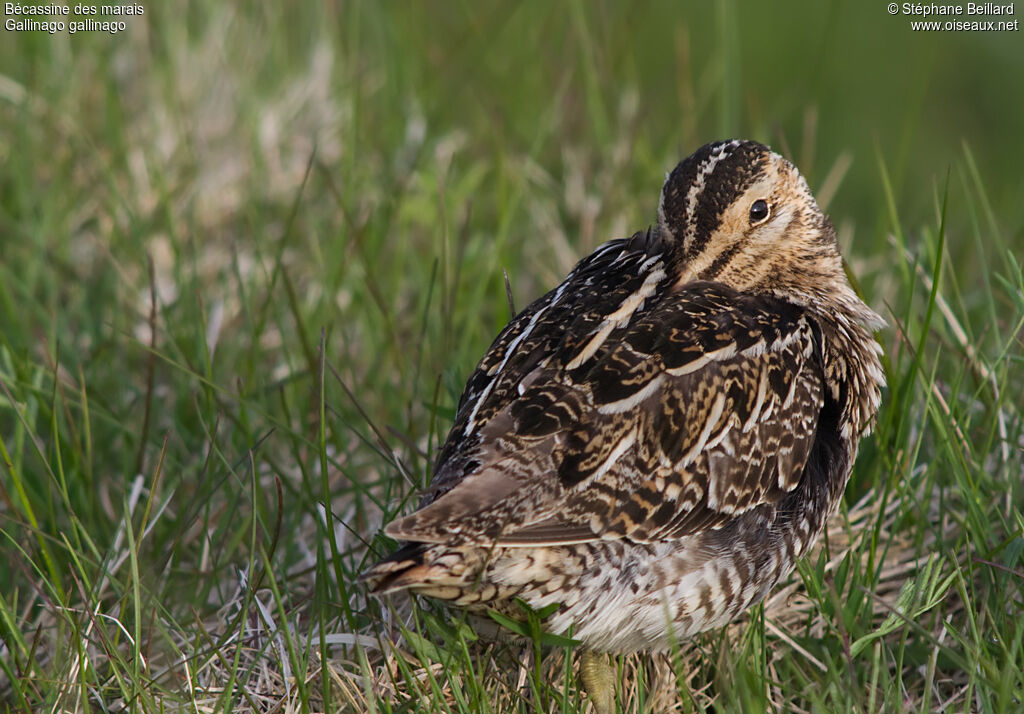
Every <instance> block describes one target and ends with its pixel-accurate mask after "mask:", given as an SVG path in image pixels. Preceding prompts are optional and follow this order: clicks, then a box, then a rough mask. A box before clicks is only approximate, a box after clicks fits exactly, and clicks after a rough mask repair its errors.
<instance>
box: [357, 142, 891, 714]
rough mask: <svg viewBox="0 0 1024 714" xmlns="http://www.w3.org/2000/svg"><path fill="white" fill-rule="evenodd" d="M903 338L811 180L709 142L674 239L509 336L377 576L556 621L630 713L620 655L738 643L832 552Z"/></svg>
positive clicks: (598, 691) (644, 241) (589, 273)
mask: <svg viewBox="0 0 1024 714" xmlns="http://www.w3.org/2000/svg"><path fill="white" fill-rule="evenodd" d="M884 325H885V322H884V320H883V319H882V318H881V317H880V316H879V315H878V314H877V313H875V312H874V311H873V310H872V309H871V308H870V307H868V305H867V304H865V303H864V302H863V301H862V300H861V298H860V297H859V296H858V295H857V293H856V292H855V291H854V289H853V287H852V286H851V284H850V282H849V280H848V278H847V275H846V273H845V270H844V264H843V259H842V256H841V253H840V250H839V245H838V241H837V238H836V232H835V229H834V228H833V225H832V223H831V221H830V220H829V219H828V218H827V217H826V216H825V214H824V213H823V212H822V210H821V209H820V208H819V206H818V204H817V202H816V201H815V199H814V196H813V194H812V192H811V190H810V189H809V187H808V184H807V182H806V181H805V179H804V178H803V177H802V176H801V174H800V172H799V171H798V169H797V168H796V167H795V166H794V165H793V164H792V163H791V162H790V161H788V160H787V159H785V158H784V157H782V156H781V155H779V154H777V153H774V152H773V151H772V150H771V149H770V148H768V147H767V146H764V145H762V144H760V143H757V142H755V141H749V140H739V139H732V140H727V141H717V142H712V143H709V144H706V145H705V146H702V147H701V148H699V149H698V150H697V151H695V152H694V153H693V154H692V155H691V156H689V157H688V158H686V159H684V160H683V161H681V162H680V163H679V164H678V165H677V166H676V167H675V168H674V169H673V170H672V171H671V172H670V173H668V174H667V177H666V179H665V182H664V185H663V187H662V191H661V196H660V200H659V204H658V211H657V221H656V223H655V224H653V225H651V226H649V227H648V228H647V229H645V230H641V231H638V232H637V233H635V234H633V235H632V236H630V237H628V238H620V239H616V240H611V241H609V242H607V243H605V244H603V245H601V246H600V247H598V248H597V249H596V250H595V251H594V252H593V253H592V254H591V255H590V256H588V257H586V258H584V259H583V260H582V261H580V262H579V263H578V264H577V265H576V266H575V268H574V269H573V270H572V271H571V272H570V273H569V275H568V276H567V277H566V278H565V280H564V281H563V282H562V283H561V284H560V285H558V286H557V287H555V288H554V289H553V290H551V291H550V292H548V293H547V294H545V295H543V296H542V297H540V298H539V299H537V300H536V301H534V302H533V303H532V304H530V305H529V306H528V307H527V308H526V309H525V310H523V311H522V312H520V313H518V314H517V315H515V316H514V317H513V319H512V320H511V321H510V322H509V324H508V325H507V326H506V327H505V328H504V329H503V330H501V332H500V333H499V334H498V336H497V338H496V339H495V340H494V342H493V344H492V345H491V347H490V349H488V350H487V352H486V354H485V355H484V356H483V358H482V359H481V360H480V362H479V364H478V365H477V367H476V369H475V370H474V371H473V372H472V374H471V376H470V377H469V379H468V382H467V383H466V387H465V390H464V392H463V394H462V397H461V399H460V401H459V406H458V409H457V411H456V415H455V419H454V423H453V426H452V428H451V431H450V433H449V434H448V437H447V439H446V441H445V442H444V444H443V445H442V447H441V448H440V450H439V452H438V455H437V458H436V462H435V468H434V471H433V478H432V480H431V482H430V484H429V486H428V488H427V489H426V490H425V492H424V493H423V495H422V498H421V501H420V504H419V508H418V509H417V510H415V511H414V512H412V513H410V514H408V515H405V516H404V517H401V518H398V519H396V520H394V521H392V522H391V523H390V524H389V525H387V527H386V528H385V529H384V532H385V533H386V534H387V535H388V536H390V537H391V538H394V539H396V540H397V541H399V542H400V547H398V549H397V550H395V551H394V552H393V553H391V554H390V555H389V556H387V557H385V558H384V559H383V560H381V561H380V562H378V563H377V564H375V565H373V566H372V567H371V568H370V569H369V570H367V571H366V572H365V573H364V574H363V575H362V578H363V580H364V581H365V582H366V583H367V584H368V586H369V588H370V591H371V592H373V593H376V594H385V593H391V592H395V591H399V590H406V591H410V592H412V593H416V594H419V595H424V596H428V597H431V598H435V599H438V600H441V601H444V602H446V603H447V604H449V605H450V606H454V607H459V608H463V609H465V610H467V611H468V612H470V613H476V614H484V613H487V612H488V611H494V612H498V613H501V614H503V615H505V616H507V617H511V618H517V619H522V617H523V609H522V607H521V604H520V603H525V604H526V605H528V606H529V607H530V608H534V609H536V610H540V609H543V608H547V607H550V606H557V610H556V611H555V612H554V613H553V614H551V615H550V616H548V617H547V619H545V620H544V622H543V626H544V628H545V629H546V630H547V631H549V632H552V633H555V634H562V635H564V634H566V633H571V637H572V639H574V640H575V641H577V642H578V643H580V647H581V648H582V650H583V652H582V666H581V671H582V675H583V684H584V688H585V689H586V690H587V691H588V694H589V695H590V696H591V698H592V700H593V701H594V704H595V709H596V711H598V712H599V714H604V713H605V712H611V711H613V701H614V700H613V697H614V689H613V686H614V685H613V683H612V681H611V670H610V668H609V667H608V664H607V656H608V654H609V653H611V654H617V653H629V652H637V651H652V652H653V651H664V650H666V649H668V648H670V647H671V646H672V644H673V643H674V642H679V641H681V640H683V639H685V638H689V637H692V636H693V635H696V634H697V633H700V632H703V631H706V630H709V629H713V628H718V627H721V626H724V625H726V624H728V623H729V622H730V621H732V620H734V619H736V618H737V617H738V616H740V615H741V614H742V613H743V612H744V611H746V610H747V609H748V608H750V607H751V606H753V605H755V604H757V603H759V602H760V601H762V600H763V599H764V598H765V596H766V595H767V594H768V592H769V591H770V590H771V589H772V588H773V587H774V586H775V585H776V584H777V583H779V581H780V580H782V579H783V578H785V577H786V576H787V575H788V574H789V573H790V572H791V571H792V569H793V568H794V566H795V564H796V562H797V560H798V559H799V558H800V557H801V556H802V555H804V554H805V553H807V551H808V549H809V548H810V546H811V545H812V544H813V542H814V541H815V539H816V538H817V537H818V536H819V534H820V533H821V530H822V528H823V526H824V524H825V521H826V519H827V517H828V516H829V515H830V514H832V513H833V512H834V511H835V510H836V509H837V507H838V505H839V503H840V500H841V498H842V494H843V491H844V489H845V487H846V484H847V482H848V480H849V477H850V472H851V469H852V466H853V463H854V459H855V457H856V454H857V449H858V444H859V441H860V439H861V438H862V437H863V436H864V435H866V434H868V433H870V431H871V429H872V427H873V424H874V421H875V419H876V415H877V412H878V409H879V405H880V401H881V391H882V389H883V387H884V385H885V376H884V372H883V370H882V366H881V363H880V355H881V352H882V350H881V347H880V345H879V343H878V341H877V340H876V339H875V337H874V333H875V332H876V331H877V330H878V329H880V328H882V327H883V326H884Z"/></svg>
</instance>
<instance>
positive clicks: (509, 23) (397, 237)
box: [0, 0, 1024, 712]
mask: <svg viewBox="0 0 1024 714" xmlns="http://www.w3.org/2000/svg"><path fill="white" fill-rule="evenodd" d="M296 5H297V4H296ZM762 5H763V7H762ZM868 5H869V4H867V3H859V4H858V3H853V2H850V3H834V4H831V5H828V4H825V3H814V4H808V5H807V6H806V7H790V8H789V9H786V10H782V9H780V8H778V7H777V6H776V5H774V4H759V6H758V7H756V8H754V7H747V6H746V5H742V4H740V3H733V2H726V1H721V2H716V3H713V4H708V5H707V7H704V8H701V9H695V10H692V11H691V10H683V9H681V8H678V7H675V6H674V4H670V3H650V4H647V3H641V4H630V5H629V6H627V5H626V4H622V5H616V4H612V3H584V2H582V0H579V1H577V2H573V3H567V4H564V5H554V4H552V5H550V6H549V4H540V3H538V4H531V5H524V6H512V5H509V4H505V3H485V4H480V3H462V4H456V3H450V4H444V5H430V6H428V5H427V4H425V3H424V4H419V3H409V4H397V3H393V4H378V3H369V2H366V3H360V2H352V3H346V4H339V5H333V4H327V5H321V4H319V3H316V4H312V3H311V4H309V5H308V6H302V7H298V6H293V5H292V4H289V3H271V2H257V3H247V4H238V5H237V6H231V5H228V4H221V3H214V2H192V3H185V2H182V3H149V4H147V5H146V6H145V14H144V15H143V16H142V17H134V18H126V24H127V29H126V31H125V32H123V33H120V34H117V35H114V36H110V35H107V34H103V33H93V34H76V35H74V36H69V35H67V34H57V35H49V34H45V33H13V32H7V31H5V32H4V41H3V43H0V543H2V546H0V548H2V553H3V556H4V557H3V558H2V559H0V636H2V646H0V708H2V709H3V710H8V711H49V712H58V711H142V712H155V711H189V712H201V711H267V712H269V711H282V712H292V711H296V712H298V711H317V712H319V711H332V712H333V711H339V710H344V711H364V710H365V711H383V712H390V711H403V712H420V711H422V712H428V711H446V712H475V711H534V710H542V711H557V712H577V711H583V710H585V709H587V707H588V706H589V705H586V704H585V703H584V702H585V700H584V698H583V697H582V695H581V694H580V693H579V691H578V686H577V683H576V679H575V676H574V674H573V670H572V663H571V660H570V661H567V660H566V658H565V654H566V652H565V650H564V649H560V648H557V647H554V648H550V647H544V648H534V647H533V646H527V647H522V646H487V645H483V644H481V643H479V642H476V641H475V638H476V636H475V635H474V634H473V630H472V629H471V628H469V627H468V626H467V625H466V624H465V623H463V622H462V621H461V620H460V619H459V618H458V617H454V618H452V617H449V616H447V615H445V614H444V613H442V612H441V611H438V610H435V609H434V608H433V607H432V606H430V604H429V603H412V602H410V601H408V600H403V599H397V598H396V599H394V600H392V601H388V602H378V601H376V600H373V599H369V598H367V596H366V594H365V592H364V591H363V589H362V588H361V586H360V585H359V584H358V583H357V582H356V579H355V576H356V575H357V574H358V572H359V571H360V570H361V569H362V568H363V567H364V566H365V565H366V564H368V563H369V562H370V561H372V560H373V559H375V558H376V557H378V556H379V555H380V554H382V553H385V552H387V551H388V550H389V549H390V548H391V547H392V546H393V544H392V543H390V542H388V541H387V539H386V538H384V537H383V536H381V535H379V534H378V533H379V527H380V525H381V524H382V522H385V521H386V520H388V519H389V518H391V517H392V516H393V515H394V514H395V513H396V512H398V511H399V510H401V509H403V508H405V507H406V506H407V505H408V503H409V499H410V498H413V497H414V495H415V491H416V489H417V487H419V486H421V485H422V484H423V483H424V482H425V481H426V480H427V478H428V475H429V468H430V462H431V453H432V452H433V450H434V449H435V448H436V447H437V446H438V444H439V442H440V440H441V439H443V437H444V435H445V433H446V429H447V426H448V424H449V423H450V420H451V418H452V416H453V411H454V406H455V403H456V400H457V398H458V395H459V392H460V390H461V386H462V383H463V380H464V379H465V378H466V376H467V375H468V372H469V370H470V369H471V368H472V366H473V364H474V363H475V361H476V359H477V358H478V357H479V356H480V355H481V354H482V353H483V351H484V349H485V348H486V346H487V345H488V344H489V341H490V339H491V338H492V337H493V336H494V334H495V333H496V332H497V330H498V329H499V328H500V327H501V326H502V325H503V324H504V322H505V321H506V320H507V318H508V306H507V301H506V295H505V286H504V277H503V271H507V274H508V277H509V280H510V283H511V287H512V293H513V295H514V297H515V301H516V303H517V304H518V305H520V306H521V305H525V304H526V303H527V302H528V301H529V300H531V299H532V298H534V297H536V296H537V295H539V294H540V293H542V292H543V291H544V290H546V289H548V288H550V287H551V286H553V285H554V284H556V283H557V282H558V281H559V280H560V279H561V277H562V276H563V275H564V274H565V272H566V271H567V270H568V269H569V268H570V267H571V266H572V264H573V263H574V261H575V260H576V259H578V258H579V257H580V256H582V255H584V254H586V253H587V252H589V251H590V250H592V249H593V248H594V247H595V246H596V245H598V244H599V243H600V242H602V241H604V240H606V239H608V238H611V237H618V236H622V235H624V234H626V233H627V232H628V231H632V230H635V229H638V228H641V227H644V226H646V225H648V224H649V223H650V222H651V220H652V219H653V217H654V212H655V207H656V203H657V196H658V190H659V188H660V182H661V178H662V176H663V175H664V172H665V171H666V170H667V169H669V168H671V167H672V166H673V165H674V163H675V161H677V160H678V159H679V158H680V157H681V156H682V155H685V154H687V153H689V152H690V151H692V150H693V149H694V148H696V147H697V146H698V145H700V144H702V143H704V142H705V141H708V140H711V139H713V138H722V137H725V136H733V135H739V136H747V137H750V138H755V139H759V140H762V141H765V142H767V143H770V144H771V145H773V146H774V147H775V148H777V149H779V150H781V151H783V152H784V153H786V154H787V155H788V156H790V157H791V158H792V159H794V160H795V161H796V162H797V163H798V165H799V166H800V167H801V169H802V170H803V172H804V174H805V175H806V176H807V178H808V180H809V182H810V183H811V185H812V187H813V188H814V189H815V191H816V192H817V195H818V196H819V198H820V199H821V202H822V203H823V204H827V209H828V211H829V212H830V213H831V214H832V216H833V219H834V221H835V223H836V225H837V226H838V228H839V232H840V238H841V242H842V244H843V246H844V250H845V252H846V254H847V256H848V258H849V261H850V264H851V267H852V270H853V272H854V273H855V274H856V275H857V277H858V279H859V282H860V286H861V288H862V290H863V292H864V294H865V296H866V298H867V299H868V301H869V302H870V303H871V304H872V305H873V306H874V307H875V308H876V309H877V310H878V311H879V312H881V313H882V314H884V315H885V316H886V317H887V319H888V321H889V324H890V327H889V329H888V330H886V331H884V332H883V333H881V335H880V339H881V340H882V342H883V343H884V345H885V349H886V368H887V372H888V378H889V384H890V388H889V389H888V391H887V392H886V395H885V405H884V407H883V411H882V413H881V417H880V421H879V425H878V428H877V431H876V434H875V436H874V437H872V438H871V439H869V440H868V441H867V442H866V443H865V444H864V446H863V447H862V450H861V455H860V458H859V460H858V462H857V467H856V469H855V472H854V476H853V480H852V482H851V485H850V487H849V489H848V491H847V496H846V504H845V505H844V508H843V510H842V512H841V513H840V515H839V516H837V517H836V518H835V519H834V520H833V522H832V523H831V524H830V528H829V534H828V539H827V543H825V544H823V547H822V548H820V549H819V550H818V551H817V552H816V553H815V554H814V555H812V557H810V558H808V559H807V560H806V561H805V562H804V563H803V564H802V566H801V568H800V570H799V572H798V573H797V574H795V575H794V577H793V578H792V580H791V582H790V584H789V585H788V586H787V587H785V588H783V589H780V591H778V592H777V593H775V594H774V595H773V596H772V598H771V599H770V600H769V602H768V603H766V604H765V606H764V607H762V608H757V609H756V610H755V611H753V612H752V613H751V615H750V616H749V617H748V618H747V619H745V620H744V621H742V622H740V623H737V624H736V625H734V626H732V627H730V628H728V629H727V630H725V631H720V632H714V633H709V634H706V635H704V636H702V637H699V638H697V639H696V640H695V641H693V642H689V643H684V644H683V645H682V646H681V647H680V649H679V651H677V652H675V653H673V654H672V655H671V656H668V657H654V658H650V657H646V656H633V657H626V658H622V659H621V660H618V666H620V667H621V668H622V672H623V677H622V682H623V685H622V691H621V692H620V694H621V696H620V702H621V706H622V710H623V711H627V712H640V711H664V710H669V709H672V708H674V709H675V710H678V711H687V712H689V711H706V710H715V711H764V710H766V709H771V710H774V711H780V712H782V711H815V712H828V711H870V712H874V711H879V710H885V711H902V710H907V711H977V712H1015V711H1020V710H1021V707H1022V706H1024V617H1022V616H1024V593H1022V588H1024V555H1022V553H1024V473H1022V445H1024V436H1022V430H1024V425H1022V410H1021V405H1022V404H1024V370H1022V366H1024V365H1022V361H1024V360H1022V354H1024V350H1022V340H1021V335H1022V324H1024V274H1022V270H1021V265H1020V262H1019V261H1020V259H1021V257H1022V256H1024V202H1022V201H1021V200H1020V196H1021V195H1022V194H1024V173H1022V172H1021V171H1020V164H1021V160H1022V158H1024V157H1022V153H1021V146H1022V143H1021V139H1020V124H1019V122H1020V119H1019V117H1020V116H1021V115H1024V90H1022V89H1021V88H1020V83H1019V82H1017V81H1016V80H1014V77H1018V76H1019V75H1020V73H1021V72H1022V70H1024V50H1022V46H1021V44H1020V41H1019V34H1018V33H1012V32H1010V33H931V34H921V33H913V32H911V30H910V29H909V26H908V23H909V20H908V18H906V17H904V16H902V15H901V16H897V17H893V16H890V15H888V14H887V13H886V11H885V9H884V8H883V7H881V6H879V7H878V8H874V7H868ZM862 6H863V7H862ZM5 19H6V18H5Z"/></svg>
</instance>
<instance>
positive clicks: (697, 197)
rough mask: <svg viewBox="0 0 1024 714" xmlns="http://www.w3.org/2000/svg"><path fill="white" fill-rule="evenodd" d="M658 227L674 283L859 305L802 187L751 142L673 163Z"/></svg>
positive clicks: (719, 146)
mask: <svg viewBox="0 0 1024 714" xmlns="http://www.w3.org/2000/svg"><path fill="white" fill-rule="evenodd" d="M658 223H659V227H660V230H661V232H662V235H663V238H665V239H667V241H666V242H667V243H669V244H670V245H672V246H673V247H674V250H673V253H674V260H673V263H674V266H673V267H674V269H675V271H676V273H677V275H678V280H677V285H679V286H681V285H684V284H686V283H688V282H690V281H693V280H713V281H716V282H721V283H725V284H727V285H729V286H731V287H734V288H736V289H738V290H744V291H755V292H767V293H772V294H775V295H778V296H780V297H786V298H789V299H791V300H793V301H795V302H798V303H802V304H807V305H810V306H817V307H829V306H832V305H833V304H834V303H836V302H838V303H840V306H841V305H846V304H849V305H851V306H853V305H858V304H859V303H860V300H858V299H857V298H856V296H855V295H854V293H853V291H852V289H851V288H850V286H849V284H848V282H847V280H846V276H845V273H844V272H843V267H842V258H841V257H840V254H839V246H838V244H837V242H836V234H835V230H834V229H833V228H832V224H831V222H830V221H829V220H828V218H827V217H826V216H825V215H824V214H823V213H822V212H821V209H820V208H819V207H818V204H817V202H816V201H815V200H814V196H813V195H811V191H810V189H809V188H808V187H807V182H806V181H805V180H804V178H803V176H801V175H800V172H799V171H797V169H796V167H795V166H793V164H791V163H790V162H789V161H787V160H786V159H784V158H782V157H781V156H779V155H778V154H776V153H773V152H772V151H771V150H770V149H769V148H768V147H766V146H763V145H762V144H758V143H757V142H754V141H740V140H737V139H734V140H731V141H720V142H714V143H711V144H707V145H706V146H703V147H701V148H700V149H698V150H697V151H696V152H695V153H694V154H693V155H692V156H690V157H689V158H687V159H685V160H684V161H682V162H681V163H680V164H679V165H678V166H676V168H675V169H674V170H673V171H672V173H670V174H669V175H668V178H667V179H666V180H665V185H664V188H663V189H662V192H661V202H660V205H659V207H658Z"/></svg>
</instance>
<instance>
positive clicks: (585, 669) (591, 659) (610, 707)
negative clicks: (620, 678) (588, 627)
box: [580, 650, 615, 714]
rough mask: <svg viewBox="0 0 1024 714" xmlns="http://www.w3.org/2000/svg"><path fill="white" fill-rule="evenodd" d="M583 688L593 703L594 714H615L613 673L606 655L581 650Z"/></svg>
mask: <svg viewBox="0 0 1024 714" xmlns="http://www.w3.org/2000/svg"><path fill="white" fill-rule="evenodd" d="M580 675H581V676H582V677H583V688H584V689H586V690H587V695H588V696H589V697H590V700H591V701H592V702H593V703H594V712H595V713H596V714H615V673H614V672H613V671H612V668H611V665H609V664H608V655H605V654H598V653H597V652H592V651H590V650H583V652H582V654H581V655H580Z"/></svg>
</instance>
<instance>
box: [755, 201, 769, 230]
mask: <svg viewBox="0 0 1024 714" xmlns="http://www.w3.org/2000/svg"><path fill="white" fill-rule="evenodd" d="M770 214H771V209H770V208H768V202H767V201H765V200H764V199H763V198H759V199H757V200H756V201H754V202H753V203H752V204H750V222H751V223H752V224H753V223H760V222H761V221H763V220H765V219H766V218H768V216H769V215H770Z"/></svg>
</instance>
